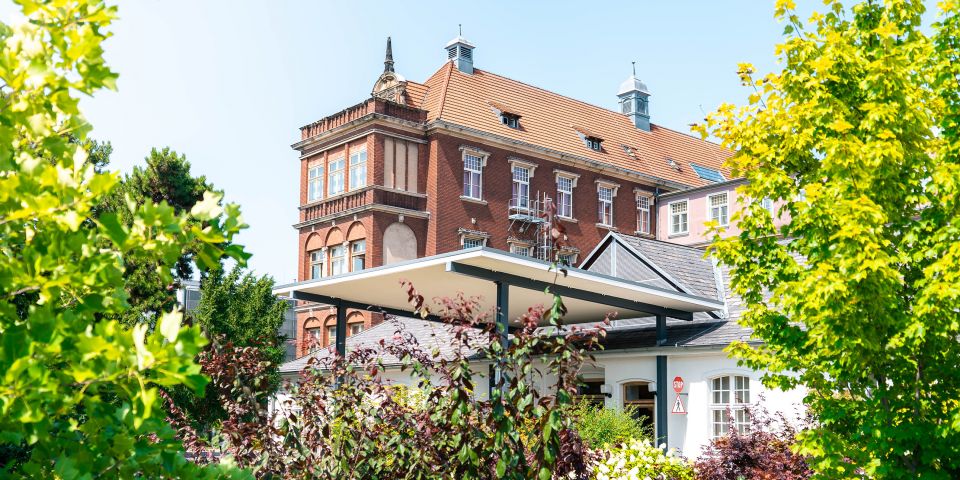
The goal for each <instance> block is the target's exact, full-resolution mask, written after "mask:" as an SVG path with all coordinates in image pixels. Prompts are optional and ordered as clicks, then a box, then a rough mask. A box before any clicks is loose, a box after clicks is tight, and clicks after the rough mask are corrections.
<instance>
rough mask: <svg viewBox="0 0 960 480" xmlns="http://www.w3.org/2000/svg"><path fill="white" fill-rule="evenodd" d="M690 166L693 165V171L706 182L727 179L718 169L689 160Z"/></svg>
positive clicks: (717, 181)
mask: <svg viewBox="0 0 960 480" xmlns="http://www.w3.org/2000/svg"><path fill="white" fill-rule="evenodd" d="M690 166H691V167H693V171H695V172H697V176H698V177H700V178H702V179H704V180H706V181H708V182H714V183H720V182H723V181H726V180H727V179H726V178H724V177H723V174H722V173H720V171H719V170H714V169H712V168H707V167H704V166H701V165H697V164H696V163H693V162H690Z"/></svg>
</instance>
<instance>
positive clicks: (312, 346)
mask: <svg viewBox="0 0 960 480" xmlns="http://www.w3.org/2000/svg"><path fill="white" fill-rule="evenodd" d="M305 333H306V335H304V343H306V344H307V345H308V348H309V350H310V351H311V352H313V351H315V350H317V349H319V348H320V347H321V346H323V338H321V335H322V334H323V330H321V329H320V327H314V328H308V329H307V331H306V332H305Z"/></svg>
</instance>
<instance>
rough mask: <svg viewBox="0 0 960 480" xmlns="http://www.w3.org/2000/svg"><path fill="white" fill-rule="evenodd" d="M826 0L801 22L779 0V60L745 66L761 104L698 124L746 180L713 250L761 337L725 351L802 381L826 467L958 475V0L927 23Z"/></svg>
mask: <svg viewBox="0 0 960 480" xmlns="http://www.w3.org/2000/svg"><path fill="white" fill-rule="evenodd" d="M825 4H826V5H827V10H828V11H827V12H826V13H814V14H813V15H811V16H810V17H809V20H807V21H803V20H801V19H800V18H799V16H798V14H797V13H796V12H795V10H794V5H793V2H792V1H790V0H780V1H778V2H777V6H776V16H777V18H778V19H780V20H781V21H783V22H785V24H786V25H785V31H784V35H785V39H784V41H783V43H782V44H780V45H778V46H777V48H776V52H777V56H778V58H779V60H780V62H781V65H782V67H783V70H782V71H781V72H780V73H772V74H768V75H765V76H762V77H760V78H757V77H755V76H754V71H753V67H752V66H750V65H748V64H742V65H741V66H740V71H739V75H740V77H741V79H742V81H743V83H744V85H746V86H748V87H751V88H753V89H754V93H753V94H751V96H750V100H749V104H748V105H746V106H742V107H733V106H731V105H723V106H721V107H720V108H719V110H718V111H717V112H716V113H714V114H712V115H710V116H709V117H708V118H707V120H706V124H705V125H701V126H699V127H698V128H699V130H700V131H701V132H702V133H703V134H713V135H716V136H717V137H719V138H720V139H721V140H722V141H723V145H724V146H725V147H727V148H729V149H731V150H734V151H735V152H736V154H735V155H734V156H733V157H731V158H730V160H729V166H730V168H731V169H732V170H733V172H734V173H735V174H736V175H741V176H745V177H746V178H747V179H748V180H749V184H747V185H745V186H744V187H742V189H741V192H740V193H741V195H742V196H743V198H744V206H743V207H744V208H743V209H742V211H741V212H740V214H739V215H738V216H737V218H736V219H735V220H736V221H738V222H739V227H740V228H741V230H742V233H740V234H739V235H737V236H733V237H731V238H728V239H726V240H720V239H718V240H716V241H715V242H714V244H713V251H714V252H715V253H716V254H717V255H718V256H719V258H720V259H721V261H722V262H724V263H725V264H727V265H731V266H732V267H734V273H733V279H732V280H733V288H734V289H735V290H736V292H737V293H739V294H741V295H743V298H744V300H745V303H746V305H747V307H748V310H747V312H746V313H745V315H744V317H743V323H745V324H746V325H747V326H749V327H752V328H753V330H754V335H755V336H756V337H757V338H759V339H761V340H763V344H762V345H761V346H759V347H756V348H751V347H750V346H749V345H747V344H744V343H738V344H735V345H733V346H732V347H731V350H732V352H733V353H735V354H736V355H738V356H740V358H742V359H743V361H744V362H745V363H746V364H747V365H749V366H751V367H754V368H763V369H769V370H770V371H771V372H772V373H771V374H770V375H768V376H767V377H766V378H765V381H766V382H767V383H768V384H769V385H772V386H778V387H783V388H792V387H796V386H798V385H802V386H805V387H806V388H807V389H808V394H807V396H806V399H805V400H806V403H807V405H808V406H809V408H810V409H811V411H812V412H813V413H814V414H815V415H816V416H817V420H818V421H817V424H816V425H815V426H814V427H813V428H812V429H811V430H809V431H808V432H806V433H804V434H801V445H800V449H801V452H802V453H804V454H806V455H810V456H811V466H812V467H813V468H814V470H815V471H816V472H817V473H818V475H819V476H821V477H829V478H840V477H853V476H859V475H861V474H863V475H867V476H870V477H881V478H921V477H922V478H960V370H958V369H957V365H960V342H958V338H960V313H958V312H960V165H958V160H960V123H958V120H960V93H958V91H960V54H958V51H960V50H958V43H960V40H958V39H960V35H958V33H960V29H958V22H960V20H958V7H957V3H956V2H952V1H948V2H942V3H941V4H940V9H941V12H940V15H939V22H938V23H935V24H933V25H925V24H924V23H923V17H922V14H923V13H924V5H923V2H921V1H919V0H887V1H867V2H863V3H859V4H857V5H855V6H853V7H852V8H845V7H843V6H842V5H841V4H840V3H838V2H835V1H833V0H827V1H826V2H825ZM765 198H769V199H774V200H776V201H778V202H782V203H780V205H782V206H780V207H778V212H777V213H778V215H783V216H789V219H790V222H789V224H788V225H786V226H784V227H782V229H781V231H780V232H777V230H776V229H775V227H774V225H773V223H772V221H771V215H770V213H769V212H768V211H767V210H766V209H764V208H763V206H762V202H760V201H758V200H760V199H765ZM778 233H779V234H780V235H781V236H782V238H783V239H784V240H783V241H778V237H777V234H778Z"/></svg>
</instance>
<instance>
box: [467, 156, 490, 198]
mask: <svg viewBox="0 0 960 480" xmlns="http://www.w3.org/2000/svg"><path fill="white" fill-rule="evenodd" d="M460 151H461V152H462V160H463V192H462V195H461V196H460V198H464V199H470V200H478V201H483V168H484V167H486V166H487V157H489V156H490V154H489V153H487V152H484V151H482V150H477V149H474V148H469V147H460ZM468 157H469V158H468ZM468 160H469V163H468ZM474 160H476V161H474ZM471 164H472V165H471ZM468 186H469V188H468ZM474 187H476V188H474ZM474 190H476V192H474ZM474 193H476V196H474Z"/></svg>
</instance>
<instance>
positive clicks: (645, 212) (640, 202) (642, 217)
mask: <svg viewBox="0 0 960 480" xmlns="http://www.w3.org/2000/svg"><path fill="white" fill-rule="evenodd" d="M651 205H653V198H651V197H650V195H648V194H646V193H641V192H637V233H640V234H643V235H650V227H651V225H652V220H653V217H652V216H651V213H650V206H651Z"/></svg>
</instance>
